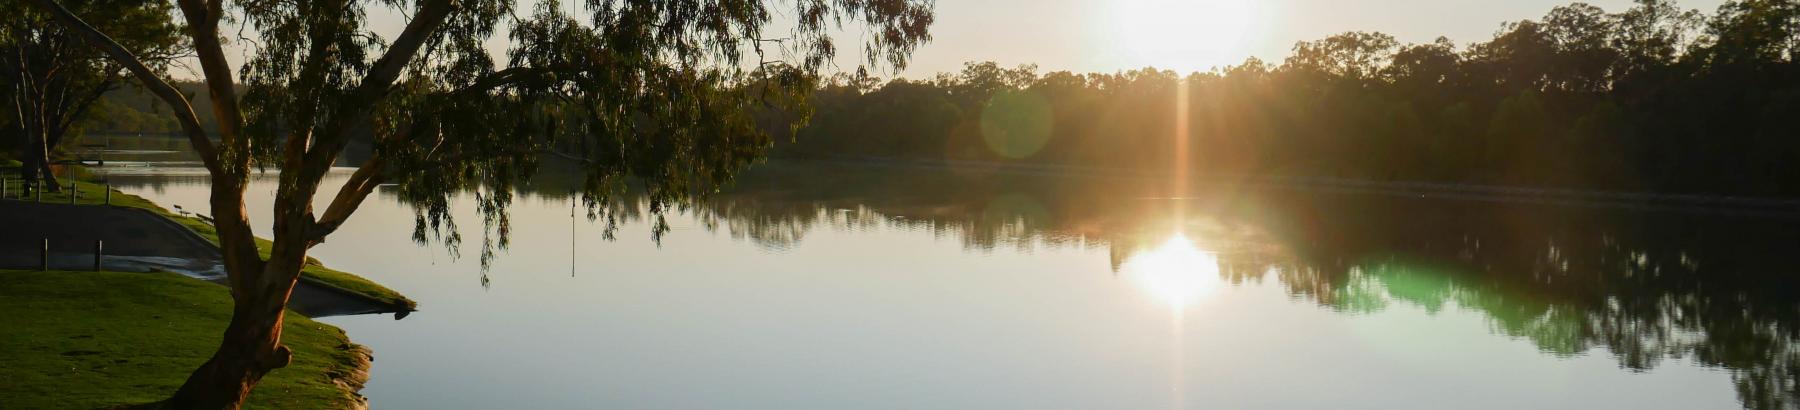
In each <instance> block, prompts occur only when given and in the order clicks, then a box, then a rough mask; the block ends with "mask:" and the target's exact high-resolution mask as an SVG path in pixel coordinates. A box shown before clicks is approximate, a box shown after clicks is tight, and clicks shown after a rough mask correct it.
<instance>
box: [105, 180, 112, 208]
mask: <svg viewBox="0 0 1800 410" xmlns="http://www.w3.org/2000/svg"><path fill="white" fill-rule="evenodd" d="M106 205H107V206H112V181H110V180H109V181H106Z"/></svg>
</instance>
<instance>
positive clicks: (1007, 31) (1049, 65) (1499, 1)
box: [905, 0, 1724, 77]
mask: <svg viewBox="0 0 1800 410" xmlns="http://www.w3.org/2000/svg"><path fill="white" fill-rule="evenodd" d="M1723 2H1724V0H1682V1H1680V3H1679V4H1680V5H1681V6H1683V7H1686V8H1695V9H1700V10H1702V11H1704V12H1707V13H1709V14H1710V13H1711V12H1712V11H1713V10H1715V9H1716V8H1717V7H1718V5H1719V4H1720V3H1723ZM1568 3H1570V2H1569V1H1566V0H1112V1H1102V0H973V1H970V0H963V1H957V0H939V1H938V2H937V24H936V25H934V26H933V27H932V30H931V31H932V37H933V39H934V40H933V41H932V42H931V44H928V45H926V46H925V47H924V48H922V49H920V50H919V52H918V53H917V54H915V55H914V57H915V60H914V64H913V66H912V67H911V68H910V69H908V70H907V71H906V73H905V75H907V76H911V77H921V76H926V75H929V74H930V73H935V72H940V71H953V70H956V69H958V68H959V67H961V65H962V63H963V62H965V61H983V60H993V61H996V62H999V63H1001V64H1003V65H1009V66H1010V65H1017V64H1024V63H1036V64H1038V66H1039V67H1040V68H1041V69H1042V70H1045V71H1049V70H1071V71H1078V72H1087V71H1108V72H1110V71H1116V70H1121V69H1132V68H1141V67H1143V66H1146V65H1155V66H1157V67H1161V68H1172V69H1177V70H1181V71H1189V70H1195V69H1205V68H1208V67H1212V66H1215V65H1219V64H1224V63H1236V62H1241V61H1243V60H1244V58H1246V57H1249V56H1256V57H1260V58H1262V59H1264V60H1267V61H1271V62H1279V61H1280V60H1282V59H1284V58H1286V57H1287V55H1288V51H1289V50H1290V49H1292V48H1293V45H1294V43H1295V42H1298V41H1305V40H1314V39H1319V38H1323V37H1325V36H1328V35H1331V34H1335V33H1341V32H1344V31H1351V30H1365V31H1381V32H1385V33H1388V34H1392V35H1394V36H1395V37H1397V38H1398V39H1399V40H1400V41H1401V42H1402V43H1415V42H1429V41H1431V40H1433V39H1435V38H1437V37H1438V36H1447V37H1449V38H1450V39H1451V40H1454V41H1456V43H1457V44H1464V45H1466V44H1468V43H1471V42H1476V41H1485V40H1488V39H1490V38H1492V37H1493V34H1494V32H1495V31H1497V30H1498V29H1499V27H1500V24H1501V22H1504V21H1516V20H1520V19H1537V18H1539V17H1542V16H1543V15H1544V14H1545V13H1546V12H1548V11H1550V9H1551V8H1554V7H1556V6H1558V5H1562V4H1568ZM1588 3H1589V4H1593V5H1596V6H1600V7H1601V8H1604V9H1606V10H1607V11H1609V12H1616V11H1619V10H1624V9H1627V8H1629V7H1630V5H1631V4H1632V2H1631V1H1630V0H1589V1H1588ZM1201 11H1211V12H1214V13H1211V14H1215V15H1217V14H1225V15H1239V16H1243V18H1242V19H1231V20H1229V21H1218V18H1212V19H1209V18H1205V17H1194V18H1183V17H1181V16H1180V15H1181V14H1184V13H1183V12H1186V14H1201V13H1200V12H1201ZM1197 22H1210V23H1212V24H1196V23H1197ZM1229 31H1241V33H1237V35H1235V36H1234V35H1231V33H1227V32H1229ZM1233 37H1236V38H1233ZM1145 38H1167V39H1168V40H1166V41H1163V42H1158V41H1145V40H1143V39H1145ZM1183 38H1192V39H1196V40H1193V41H1186V40H1183ZM1209 39H1219V40H1209ZM1209 42H1216V43H1209ZM1146 43H1154V44H1146Z"/></svg>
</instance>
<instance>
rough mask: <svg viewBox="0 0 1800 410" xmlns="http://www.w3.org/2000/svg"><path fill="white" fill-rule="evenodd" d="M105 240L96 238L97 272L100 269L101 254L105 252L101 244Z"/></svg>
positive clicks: (95, 257) (95, 266)
mask: <svg viewBox="0 0 1800 410" xmlns="http://www.w3.org/2000/svg"><path fill="white" fill-rule="evenodd" d="M103 242H104V241H101V240H99V239H95V240H94V271H95V272H99V271H100V255H101V253H103V252H102V251H101V246H102V245H103Z"/></svg>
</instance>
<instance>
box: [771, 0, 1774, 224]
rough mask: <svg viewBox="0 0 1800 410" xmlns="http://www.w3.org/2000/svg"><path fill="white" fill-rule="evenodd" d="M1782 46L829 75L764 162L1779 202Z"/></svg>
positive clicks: (1539, 42)
mask: <svg viewBox="0 0 1800 410" xmlns="http://www.w3.org/2000/svg"><path fill="white" fill-rule="evenodd" d="M1796 54H1800V1H1796V0H1739V1H1731V2H1728V3H1726V4H1725V5H1723V6H1722V7H1720V8H1719V9H1718V10H1717V11H1716V12H1714V13H1711V14H1706V13H1702V12H1699V11H1695V10H1686V9H1682V8H1680V7H1679V5H1677V4H1676V3H1675V2H1673V1H1670V0H1639V1H1638V2H1637V4H1636V5H1635V6H1634V7H1631V8H1629V9H1626V10H1619V11H1616V12H1609V11H1607V10H1602V9H1600V8H1598V7H1595V6H1591V5H1587V4H1581V3H1576V4H1571V5H1567V6H1561V7H1557V8H1555V9H1553V10H1550V11H1549V12H1548V13H1547V14H1546V15H1545V16H1544V17H1542V18H1541V19H1537V20H1526V21H1517V22H1511V23H1506V24H1504V25H1503V26H1502V28H1501V29H1500V30H1499V31H1498V32H1497V33H1496V34H1495V36H1494V37H1493V38H1492V39H1488V40H1486V41H1483V42H1477V43H1472V44H1466V45H1459V44H1457V43H1455V42H1453V41H1451V40H1449V39H1441V38H1440V39H1438V40H1437V41H1435V42H1432V43H1428V44H1400V43H1398V42H1397V41H1396V40H1395V39H1394V38H1393V37H1392V36H1389V35H1386V34H1381V33H1375V32H1349V33H1343V34H1339V35H1335V36H1331V37H1329V38H1325V39H1321V40H1317V41H1310V42H1303V43H1300V44H1297V45H1295V46H1294V49H1293V52H1292V55H1291V56H1290V57H1288V58H1287V59H1286V61H1283V62H1281V63H1280V64H1273V63H1269V62H1264V61H1259V60H1255V59H1252V60H1249V61H1246V62H1244V63H1243V64H1240V65H1237V66H1233V67H1226V68H1222V69H1218V70H1215V71H1213V72H1204V73H1193V74H1188V75H1182V74H1179V73H1175V72H1171V71H1163V70H1156V69H1143V70H1136V71H1128V72H1121V73H1114V74H1078V73H1070V72H1063V71H1058V72H1050V73H1043V74H1040V73H1038V72H1037V70H1036V68H1035V67H1033V66H1021V67H1017V68H1005V67H1003V66H1000V65H997V64H994V63H971V64H968V65H967V66H966V67H965V68H964V69H963V70H962V72H960V73H955V74H942V75H939V76H937V77H935V78H931V79H926V80H904V79H900V80H893V81H887V82H881V81H878V80H874V79H871V78H857V77H851V76H840V77H838V78H834V79H831V81H828V82H826V85H825V86H824V87H822V89H821V91H819V92H818V93H817V94H816V95H815V98H814V101H813V106H814V107H815V109H816V110H817V111H816V113H815V114H814V116H813V117H812V121H811V123H810V125H809V126H807V127H806V128H804V129H802V130H801V131H800V133H799V135H798V137H797V140H796V141H797V143H796V144H795V145H793V146H787V147H781V148H778V149H777V153H778V154H777V155H787V156H826V157H829V156H848V157H903V158H926V159H937V158H946V159H958V160H991V161H1028V162H1033V163H1049V164H1061V165H1078V166H1091V167H1104V168H1119V169H1135V170H1146V169H1147V170H1152V171H1154V170H1170V169H1173V168H1174V167H1176V166H1177V165H1176V164H1175V163H1174V161H1178V160H1179V158H1181V157H1182V156H1181V155H1178V152H1177V147H1178V145H1177V142H1176V141H1177V138H1175V137H1174V136H1175V135H1184V136H1185V137H1186V139H1187V141H1186V143H1185V148H1186V151H1187V152H1186V153H1185V154H1186V155H1185V158H1186V160H1185V161H1184V164H1185V165H1184V166H1186V167H1190V168H1191V169H1190V171H1191V172H1196V173H1202V174H1205V173H1212V174H1216V175H1260V176H1309V177H1335V178H1354V179H1368V180H1395V181H1398V180H1404V181H1430V182H1447V183H1475V184H1497V185H1524V186H1547V187H1566V188H1582V189H1602V190H1626V191H1654V192H1668V193H1691V194H1712V195H1746V196H1785V197H1793V196H1800V169H1796V160H1800V62H1797V61H1796ZM1183 93H1185V94H1186V98H1185V102H1186V103H1185V104H1181V103H1180V101H1181V100H1182V98H1181V97H1182V96H1181V94H1183ZM1180 117H1185V118H1180ZM1180 120H1185V121H1180ZM1183 123H1185V125H1186V130H1185V132H1182V131H1178V130H1177V129H1176V127H1178V126H1180V125H1182V124H1183Z"/></svg>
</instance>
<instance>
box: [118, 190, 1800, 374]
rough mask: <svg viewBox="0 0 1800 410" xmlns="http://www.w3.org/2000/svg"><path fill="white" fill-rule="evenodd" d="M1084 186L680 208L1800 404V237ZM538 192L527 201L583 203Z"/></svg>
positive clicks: (613, 216)
mask: <svg viewBox="0 0 1800 410" xmlns="http://www.w3.org/2000/svg"><path fill="white" fill-rule="evenodd" d="M163 181H167V180H158V179H150V180H146V181H143V183H145V184H151V186H158V185H160V184H163V183H165V182H163ZM1089 182H1097V183H1072V182H1069V181H1067V180H1058V181H1043V180H1032V179H1015V178H1008V177H997V176H984V175H975V176H970V175H958V174H955V173H931V172H912V171H906V172H862V173H857V172H850V171H847V170H845V169H819V168H817V167H798V166H768V167H763V168H762V169H761V170H759V171H757V172H752V173H750V174H748V175H745V176H744V177H743V179H742V180H740V181H739V184H738V187H737V188H736V189H732V190H728V191H726V192H724V193H721V194H719V195H715V196H714V197H712V198H710V199H708V200H706V201H702V202H695V203H690V204H687V206H686V207H685V208H683V212H684V213H686V214H688V215H690V216H692V217H694V218H696V220H697V221H700V222H701V224H702V226H703V227H705V228H707V229H710V230H715V231H718V230H723V231H724V232H726V233H728V234H729V235H730V236H731V237H733V238H736V239H740V240H744V241H748V242H751V243H755V244H757V245H758V246H762V247H766V248H770V249H787V248H791V247H793V246H797V245H798V244H799V243H801V242H803V241H804V240H805V239H806V236H807V234H808V233H810V232H813V231H815V230H820V229H833V230H841V231H864V230H889V229H893V230H910V231H921V232H928V233H930V234H932V235H933V236H935V237H939V238H953V239H955V240H958V241H960V242H961V243H962V244H963V245H964V246H965V247H966V248H968V249H971V250H978V251H994V250H999V249H1013V250H1019V251H1030V250H1032V249H1034V248H1035V247H1039V246H1050V247H1057V246H1086V247H1100V246H1105V247H1107V248H1108V249H1109V250H1110V252H1111V254H1112V259H1113V266H1114V267H1115V269H1116V268H1117V267H1118V266H1119V265H1121V264H1122V263H1124V262H1125V261H1127V260H1130V259H1131V258H1132V257H1134V256H1135V255H1138V254H1140V253H1142V252H1144V251H1146V250H1149V249H1153V248H1155V247H1157V246H1159V245H1161V244H1162V243H1163V241H1164V240H1166V239H1168V238H1169V235H1171V234H1172V233H1173V232H1174V231H1175V230H1176V229H1177V228H1178V227H1179V229H1180V230H1182V231H1184V232H1185V235H1186V236H1187V237H1188V238H1191V239H1193V240H1194V242H1196V243H1197V244H1198V245H1199V246H1200V247H1202V248H1204V249H1206V250H1208V251H1212V252H1215V253H1217V255H1218V257H1219V262H1218V263H1219V265H1220V266H1219V268H1220V269H1219V271H1220V274H1221V276H1223V279H1224V280H1225V281H1226V282H1229V283H1234V284H1242V283H1260V282H1265V281H1270V280H1271V279H1272V280H1273V281H1274V282H1275V283H1276V284H1277V286H1281V287H1283V288H1284V289H1285V290H1286V291H1287V292H1288V293H1290V294H1291V295H1293V296H1295V297H1297V298H1300V299H1305V300H1310V301H1313V302H1314V303H1317V304H1319V305H1320V306H1322V307H1325V308H1328V309H1332V310H1334V311H1338V312H1342V313H1345V314H1361V313H1369V312H1375V311H1380V310H1382V309H1385V308H1388V307H1390V306H1395V305H1411V306H1416V307H1419V308H1421V309H1424V310H1426V311H1427V312H1438V311H1442V310H1445V309H1452V308H1459V309H1467V310H1471V311H1476V312H1480V313H1482V314H1483V315H1484V316H1486V317H1487V318H1489V320H1491V324H1492V326H1493V331H1494V332H1495V333H1496V334H1500V335H1505V336H1509V337H1517V338H1521V339H1524V340H1528V341H1530V342H1531V343H1533V344H1534V345H1536V346H1537V347H1538V349H1539V350H1540V351H1542V352H1544V353H1545V354H1551V355H1557V356H1567V355H1576V354H1583V353H1587V352H1590V351H1593V350H1594V349H1596V348H1603V349H1605V350H1606V351H1607V352H1609V353H1610V354H1611V355H1612V356H1613V357H1614V358H1615V359H1616V360H1617V361H1618V362H1619V364H1620V366H1621V367H1623V368H1626V369H1631V370H1633V371H1645V370H1649V369H1653V368H1655V367H1656V366H1658V365H1660V364H1662V363H1663V362H1665V361H1668V360H1693V361H1695V362H1696V363H1700V364H1702V365H1706V366H1714V367H1720V368H1725V369H1729V370H1730V372H1731V374H1732V380H1733V382H1734V383H1735V384H1736V387H1737V389H1738V395H1739V397H1740V399H1741V400H1742V401H1743V404H1744V406H1745V407H1747V408H1794V407H1800V393H1797V391H1800V388H1797V387H1796V383H1800V345H1797V343H1800V295H1797V294H1796V289H1800V269H1796V268H1795V266H1796V265H1795V263H1794V262H1793V261H1792V259H1790V258H1789V254H1791V253H1794V252H1795V251H1800V229H1796V228H1800V223H1796V222H1794V221H1789V220H1755V219H1733V218H1714V217H1705V216H1693V215H1678V214H1640V213H1622V212H1609V211H1600V210H1571V209H1558V208H1531V209H1521V208H1520V207H1517V206H1508V205H1492V204H1478V203H1457V202H1429V201H1407V200H1389V199H1382V198H1375V197H1358V196H1332V195H1305V194H1284V193H1279V192H1233V191H1212V192H1211V193H1210V194H1202V195H1198V196H1200V197H1202V198H1214V199H1193V200H1184V201H1169V200H1154V199H1144V198H1143V196H1141V195H1132V194H1131V193H1133V192H1145V191H1142V190H1141V188H1140V187H1134V186H1131V185H1132V184H1129V183H1118V182H1117V181H1106V180H1097V181H1089ZM533 187H534V189H535V191H530V190H528V191H527V192H524V193H523V195H527V196H535V197H540V198H546V199H555V198H557V197H562V196H563V195H561V194H558V193H566V192H569V191H570V190H569V189H566V188H561V187H559V186H558V185H557V184H555V183H554V181H553V180H552V181H551V182H542V181H539V182H536V183H534V185H533ZM1220 198H1225V199H1220ZM397 199H398V198H389V200H397ZM596 205H597V206H598V207H597V208H593V209H592V210H591V213H590V215H592V216H593V218H595V220H598V221H603V222H606V221H610V222H607V223H608V224H609V225H613V226H617V225H618V224H623V223H629V222H633V221H643V220H644V219H645V218H654V217H655V216H654V215H653V214H650V213H646V212H645V210H644V204H643V202H642V201H636V200H632V199H630V198H629V197H628V198H626V199H624V200H619V201H613V202H609V203H606V204H603V205H602V204H596ZM1177 207H1179V208H1181V209H1179V211H1182V212H1180V213H1181V214H1184V215H1186V216H1187V218H1186V219H1184V220H1182V222H1180V223H1177V222H1175V221H1176V219H1175V218H1174V217H1173V215H1174V214H1176V212H1175V211H1178V209H1176V208H1177ZM609 231H610V230H609Z"/></svg>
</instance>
